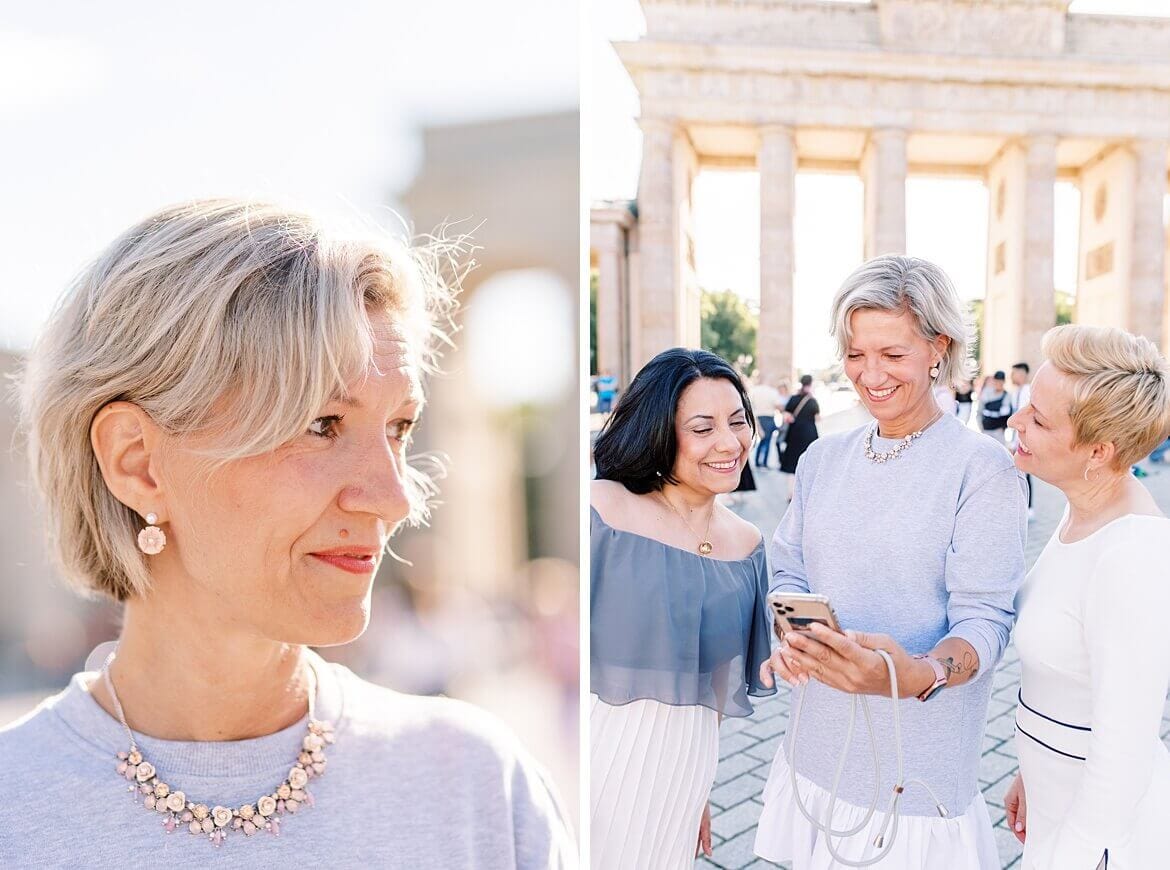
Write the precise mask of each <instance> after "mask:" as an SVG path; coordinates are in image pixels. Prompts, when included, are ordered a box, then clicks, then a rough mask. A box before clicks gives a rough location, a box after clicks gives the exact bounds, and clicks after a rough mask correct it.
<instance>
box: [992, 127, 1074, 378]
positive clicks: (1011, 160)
mask: <svg viewBox="0 0 1170 870" xmlns="http://www.w3.org/2000/svg"><path fill="white" fill-rule="evenodd" d="M987 181H988V186H989V187H990V191H991V197H990V206H991V207H990V209H989V214H988V226H987V295H986V297H985V301H984V308H983V347H982V370H983V372H984V373H987V372H992V371H995V370H996V369H1004V370H1006V369H1007V368H1008V367H1009V366H1011V365H1013V364H1014V363H1017V362H1021V361H1022V362H1027V363H1028V364H1030V365H1031V366H1032V368H1033V369H1035V368H1036V366H1038V365H1039V364H1040V339H1041V338H1042V337H1043V335H1044V333H1045V332H1046V331H1048V330H1049V329H1050V328H1051V327H1052V326H1053V324H1055V322H1056V300H1055V295H1056V291H1055V288H1054V287H1053V284H1052V257H1053V244H1054V236H1055V214H1054V207H1055V187H1054V185H1055V184H1056V138H1055V137H1053V136H1034V137H1031V138H1029V139H1027V140H1024V141H1022V142H1012V143H1010V144H1009V145H1007V146H1006V147H1005V148H1004V149H1003V150H1002V151H1001V152H1000V153H999V154H998V155H997V156H996V158H995V160H993V161H992V163H991V166H990V167H988V173H987Z"/></svg>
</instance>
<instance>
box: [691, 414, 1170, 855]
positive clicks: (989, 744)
mask: <svg viewBox="0 0 1170 870" xmlns="http://www.w3.org/2000/svg"><path fill="white" fill-rule="evenodd" d="M864 419H866V417H865V416H864V412H862V411H859V410H855V411H849V412H843V413H841V414H837V415H834V416H833V417H830V418H828V419H827V420H826V421H825V423H824V424H823V425H822V427H821V428H822V434H827V433H828V432H831V431H837V430H840V429H845V428H850V427H852V426H855V425H859V423H860V422H861V421H863V420H864ZM776 461H777V460H776V458H775V454H773V456H772V462H773V464H775V463H776ZM1143 468H1146V469H1147V470H1148V471H1149V472H1150V476H1149V477H1147V478H1145V479H1144V480H1143V483H1144V484H1145V485H1146V486H1147V487H1148V488H1149V489H1150V491H1151V492H1152V493H1153V494H1154V497H1155V498H1156V499H1157V500H1158V503H1159V504H1160V505H1161V506H1162V508H1163V510H1165V511H1166V512H1167V513H1170V468H1167V467H1166V466H1147V465H1143ZM756 483H757V486H758V489H757V491H756V492H753V493H744V494H742V495H740V496H738V498H739V499H740V500H739V501H738V502H737V503H735V504H732V508H733V509H734V510H735V511H736V512H737V513H739V514H740V515H741V516H744V517H746V518H747V519H750V520H751V521H752V522H754V523H755V524H756V525H758V526H759V527H760V529H761V531H762V532H763V533H764V535H765V536H766V537H768V538H770V537H771V536H772V533H773V532H774V531H775V528H776V525H777V523H778V522H779V520H780V517H781V516H782V515H783V513H784V509H785V507H786V506H787V502H786V496H787V482H786V480H785V479H784V475H782V474H780V472H778V471H774V470H763V471H757V473H756ZM1033 485H1034V486H1035V491H1034V504H1035V509H1036V518H1035V520H1034V521H1033V522H1032V523H1030V524H1029V527H1028V544H1027V560H1028V567H1029V568H1030V567H1031V566H1032V563H1033V562H1035V561H1036V557H1037V556H1039V555H1040V551H1041V550H1043V549H1044V545H1045V544H1046V543H1047V542H1048V539H1049V538H1050V537H1051V536H1052V533H1053V531H1054V530H1055V529H1056V525H1057V523H1058V522H1059V521H1060V518H1061V515H1062V514H1063V512H1064V505H1065V499H1064V496H1063V495H1062V494H1061V493H1060V491H1059V490H1057V489H1055V488H1054V487H1051V486H1048V485H1047V484H1044V483H1042V482H1040V481H1037V480H1035V479H1033ZM1019 679H1020V665H1019V659H1018V658H1017V656H1016V651H1015V648H1014V647H1013V646H1009V647H1008V650H1007V652H1006V653H1005V655H1004V658H1003V661H1002V662H1001V663H1000V665H999V667H998V668H997V670H996V673H995V676H994V680H995V687H994V690H993V694H992V698H991V705H990V708H989V710H988V719H987V730H986V732H985V736H984V738H983V761H982V763H981V765H980V775H979V785H980V788H981V789H982V790H983V795H984V798H985V799H986V801H987V805H988V809H989V810H990V811H991V818H992V821H993V822H994V824H995V837H996V841H997V843H998V845H999V855H1000V859H1001V861H1002V863H1003V866H1004V868H1009V867H1012V868H1014V867H1018V866H1019V863H1020V852H1021V849H1022V847H1021V846H1020V844H1019V843H1018V842H1017V841H1016V838H1015V837H1014V836H1013V835H1012V833H1011V832H1010V831H1009V830H1008V829H1007V827H1006V825H1005V822H1004V817H1005V816H1004V809H1003V796H1004V792H1006V791H1007V788H1008V786H1009V785H1010V784H1011V781H1012V778H1013V777H1014V776H1015V773H1016V768H1017V765H1016V754H1015V746H1014V743H1013V738H1014V734H1015V715H1014V713H1015V706H1016V692H1017V689H1018V687H1019ZM788 706H789V692H788V690H787V687H786V686H784V684H783V683H782V684H781V690H780V692H779V693H778V694H777V695H775V696H774V697H771V698H767V699H764V700H762V701H757V702H756V703H755V707H756V711H755V714H754V715H752V716H751V717H749V718H746V719H729V720H727V721H725V722H724V723H723V725H722V727H721V729H720V737H719V767H718V770H717V771H716V774H715V784H714V786H713V787H712V790H711V831H712V845H713V852H714V854H713V856H712V858H711V859H710V860H708V859H706V858H701V859H700V860H699V861H697V862H696V866H700V867H712V866H713V867H721V868H740V867H774V866H776V865H773V864H770V863H769V862H767V861H764V860H763V859H761V858H757V857H756V856H755V854H754V853H753V852H752V844H753V842H754V841H755V836H756V823H757V822H758V821H759V817H760V810H761V809H762V808H763V804H762V803H761V798H762V795H763V789H764V782H765V780H766V779H767V777H768V770H769V768H770V767H771V764H772V759H773V757H774V756H775V754H776V750H777V748H778V747H779V745H780V738H781V736H782V735H783V734H784V730H785V728H786V727H787V724H788ZM1162 738H1163V740H1165V741H1166V742H1167V743H1168V744H1170V703H1168V705H1167V708H1166V711H1165V713H1164V714H1163V720H1162ZM780 866H782V867H786V866H787V865H780Z"/></svg>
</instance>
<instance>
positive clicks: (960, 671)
mask: <svg viewBox="0 0 1170 870" xmlns="http://www.w3.org/2000/svg"><path fill="white" fill-rule="evenodd" d="M978 661H979V660H978V659H977V658H975V656H974V655H972V654H971V653H970V652H965V653H963V660H962V661H961V662H956V661H955V657H954V656H947V657H946V658H942V659H939V660H938V663H939V664H940V665H942V666H943V670H945V671H946V672H947V679H948V680H951V679H953V678H955V677H961V676H964V675H966V676H967V677H968V678H970V679H974V678H975V674H977V673H978V672H979V664H978Z"/></svg>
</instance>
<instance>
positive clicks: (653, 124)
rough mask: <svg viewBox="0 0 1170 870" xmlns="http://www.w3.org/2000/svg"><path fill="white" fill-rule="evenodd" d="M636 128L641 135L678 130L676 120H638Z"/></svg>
mask: <svg viewBox="0 0 1170 870" xmlns="http://www.w3.org/2000/svg"><path fill="white" fill-rule="evenodd" d="M638 127H639V128H641V130H642V132H643V133H671V134H673V133H674V132H675V131H676V130H678V129H679V122H678V119H676V118H655V117H650V118H639V119H638Z"/></svg>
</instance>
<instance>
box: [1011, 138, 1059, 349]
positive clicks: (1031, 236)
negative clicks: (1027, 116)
mask: <svg viewBox="0 0 1170 870" xmlns="http://www.w3.org/2000/svg"><path fill="white" fill-rule="evenodd" d="M1024 161H1025V167H1024V172H1025V180H1024V223H1023V227H1022V230H1023V239H1022V242H1023V253H1024V262H1023V264H1022V269H1021V277H1022V281H1021V284H1020V333H1019V345H1018V356H1019V358H1018V359H1013V360H1010V361H1008V362H1007V363H1006V365H1014V364H1015V363H1017V362H1020V361H1021V360H1022V361H1024V362H1027V363H1029V364H1030V365H1031V366H1032V369H1033V371H1035V369H1036V367H1037V366H1039V365H1040V343H1041V339H1042V338H1043V337H1044V333H1046V332H1047V331H1048V330H1050V329H1051V328H1052V327H1053V326H1055V325H1056V288H1055V286H1054V285H1053V281H1052V266H1053V248H1054V247H1055V244H1056V137H1055V136H1033V137H1032V138H1030V139H1029V140H1028V141H1027V142H1026V143H1025V145H1024Z"/></svg>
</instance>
